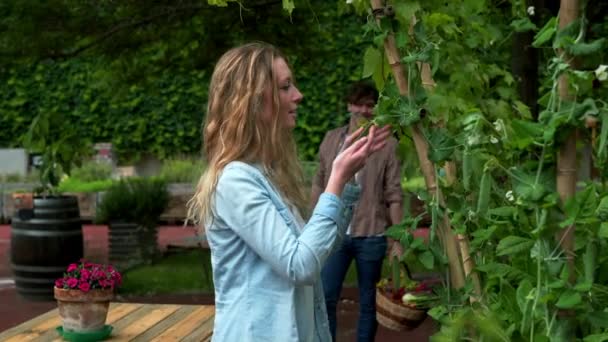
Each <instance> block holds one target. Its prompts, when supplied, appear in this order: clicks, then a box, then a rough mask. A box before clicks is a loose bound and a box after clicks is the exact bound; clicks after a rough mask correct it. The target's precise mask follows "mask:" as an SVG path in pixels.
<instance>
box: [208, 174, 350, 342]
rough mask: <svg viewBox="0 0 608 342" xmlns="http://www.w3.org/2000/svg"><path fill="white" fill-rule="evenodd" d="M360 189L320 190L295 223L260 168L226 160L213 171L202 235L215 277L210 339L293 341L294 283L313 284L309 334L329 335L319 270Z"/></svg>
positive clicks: (326, 338)
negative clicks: (303, 219) (304, 219)
mask: <svg viewBox="0 0 608 342" xmlns="http://www.w3.org/2000/svg"><path fill="white" fill-rule="evenodd" d="M359 193H360V189H359V187H357V186H351V185H347V186H346V187H345V189H344V191H343V194H342V198H338V197H336V196H335V195H333V194H328V193H324V194H322V195H321V197H320V198H319V201H318V203H317V206H316V207H315V209H314V211H313V214H312V216H311V218H310V220H309V221H308V223H307V224H306V225H305V226H304V228H303V229H302V230H301V231H300V230H299V229H298V228H297V223H296V220H295V218H294V216H293V215H292V213H291V212H290V210H289V208H288V206H287V205H286V203H285V201H284V200H283V199H282V197H281V195H280V194H279V193H278V192H277V191H276V190H275V188H274V187H273V186H272V185H271V183H270V181H269V180H268V179H267V178H266V177H265V176H264V174H263V173H262V172H261V171H260V169H259V168H257V167H255V166H252V165H248V164H245V163H242V162H231V163H229V164H228V165H227V166H226V167H225V169H224V170H223V172H222V174H221V176H220V177H219V179H218V183H217V187H216V192H215V198H214V209H213V218H212V220H211V222H210V224H209V225H208V226H207V229H206V235H207V240H208V242H209V247H210V248H211V264H212V267H213V282H214V285H215V305H216V311H215V323H214V330H213V341H218V342H220V341H221V342H232V341H235V342H236V341H238V342H241V341H244V342H248V341H251V342H253V341H255V342H257V341H298V336H299V335H298V329H299V327H298V326H297V324H296V315H297V311H298V308H297V307H295V305H294V303H295V302H296V296H297V295H298V292H297V291H296V288H297V287H298V286H304V285H309V286H310V285H312V286H313V292H314V324H311V325H310V326H314V331H310V332H309V333H308V332H300V334H302V333H303V334H304V335H307V336H310V335H312V338H311V340H313V341H320V342H330V341H331V335H330V333H329V325H328V322H327V313H326V309H325V299H324V296H323V288H322V282H321V281H320V273H321V269H322V267H323V264H324V263H325V260H326V259H327V257H328V256H329V254H330V253H331V252H332V250H333V248H334V246H338V245H339V242H340V241H341V239H342V238H343V237H344V234H345V232H346V228H347V227H348V224H349V222H350V218H351V216H352V206H353V204H354V203H355V202H356V200H357V199H358V198H359Z"/></svg>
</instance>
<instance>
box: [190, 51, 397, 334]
mask: <svg viewBox="0 0 608 342" xmlns="http://www.w3.org/2000/svg"><path fill="white" fill-rule="evenodd" d="M301 100H302V94H301V93H300V91H299V90H298V89H297V88H296V86H295V84H294V80H293V76H292V73H291V70H290V69H289V66H288V64H287V60H286V58H285V57H284V56H283V55H282V54H281V53H280V52H279V51H278V50H277V49H276V48H275V47H273V46H271V45H268V44H265V43H251V44H247V45H243V46H240V47H237V48H234V49H232V50H230V51H228V52H226V53H225V54H224V55H223V56H222V57H221V58H220V60H219V61H218V63H217V65H216V67H215V70H214V72H213V75H212V78H211V83H210V85H209V102H208V107H207V116H206V120H205V125H204V130H203V145H204V152H205V155H206V157H207V165H208V166H207V170H206V171H205V173H204V174H203V175H202V177H201V179H200V181H199V184H198V186H197V189H196V194H195V195H194V197H193V198H192V200H191V201H190V203H189V206H190V217H191V218H193V219H194V220H195V221H197V222H198V224H200V226H201V227H204V228H205V233H206V236H207V240H208V242H209V247H210V248H211V264H212V267H213V282H214V285H215V305H216V314H215V323H214V332H213V340H214V341H222V342H230V341H239V342H240V341H256V342H257V341H282V342H283V341H323V342H325V341H327V342H329V341H331V335H330V333H329V326H328V322H327V313H326V311H325V300H324V298H323V289H322V284H321V281H320V272H321V269H322V267H323V264H324V263H325V260H326V259H327V257H328V256H329V254H330V252H331V251H332V249H333V248H334V246H335V245H336V244H337V243H338V241H339V240H340V239H341V238H342V237H343V236H344V233H345V231H346V228H347V227H348V224H349V221H350V216H351V212H352V206H353V204H354V202H355V201H356V200H357V198H358V195H359V189H358V187H357V186H356V185H351V184H347V183H348V182H349V180H350V179H351V178H352V177H353V175H354V174H355V173H356V172H357V171H358V170H359V169H361V168H362V167H363V165H364V164H365V161H366V159H367V157H368V156H369V155H370V154H372V153H374V152H376V151H378V150H379V149H381V148H382V147H383V146H384V145H385V143H386V138H387V137H388V135H389V130H388V128H383V129H376V128H375V127H372V128H371V129H370V132H369V134H368V136H367V137H361V138H359V139H357V137H359V136H360V135H361V133H362V130H361V129H359V130H358V131H357V132H355V133H354V134H353V135H351V136H349V137H348V138H347V141H346V143H345V147H344V148H343V151H342V152H341V153H340V154H339V155H338V156H337V157H336V159H335V160H334V162H333V168H332V173H331V175H330V176H329V181H328V184H327V187H326V188H325V191H324V193H323V194H321V196H320V197H319V201H318V204H317V205H316V207H315V208H314V210H313V212H312V214H311V217H310V220H309V221H308V222H307V223H305V222H304V220H303V219H302V215H301V213H302V212H303V210H304V209H305V208H306V207H307V201H308V199H307V196H306V194H305V188H304V184H303V182H302V171H301V169H300V166H299V163H298V160H297V154H296V146H295V143H294V138H293V136H292V129H293V128H294V127H295V125H296V119H297V108H298V104H299V103H300V101H301Z"/></svg>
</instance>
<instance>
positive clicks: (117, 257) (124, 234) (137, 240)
mask: <svg viewBox="0 0 608 342" xmlns="http://www.w3.org/2000/svg"><path fill="white" fill-rule="evenodd" d="M157 238H158V232H157V230H156V229H153V230H150V229H145V228H143V227H141V226H140V225H138V224H135V223H123V222H111V223H110V226H109V237H108V242H109V260H110V263H112V264H116V265H120V266H122V267H125V266H126V267H128V266H133V265H136V264H139V263H142V262H145V261H148V260H150V259H151V258H153V257H155V256H156V254H157V253H158V247H157Z"/></svg>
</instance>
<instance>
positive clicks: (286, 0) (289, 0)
mask: <svg viewBox="0 0 608 342" xmlns="http://www.w3.org/2000/svg"><path fill="white" fill-rule="evenodd" d="M294 8H296V5H295V4H294V0H283V9H284V10H286V11H287V13H289V15H291V12H293V9H294Z"/></svg>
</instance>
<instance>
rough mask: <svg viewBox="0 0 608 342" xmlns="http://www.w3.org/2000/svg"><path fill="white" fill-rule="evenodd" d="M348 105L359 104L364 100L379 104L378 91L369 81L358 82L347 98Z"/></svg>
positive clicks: (354, 84) (353, 85) (349, 91)
mask: <svg viewBox="0 0 608 342" xmlns="http://www.w3.org/2000/svg"><path fill="white" fill-rule="evenodd" d="M344 99H345V101H346V102H347V103H352V104H359V103H361V102H362V101H363V100H368V99H371V100H374V103H376V102H378V91H377V90H376V87H374V86H373V85H372V84H371V83H369V82H367V81H358V82H355V83H353V84H352V85H351V86H350V88H349V89H348V92H347V93H346V96H345V98H344Z"/></svg>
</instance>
